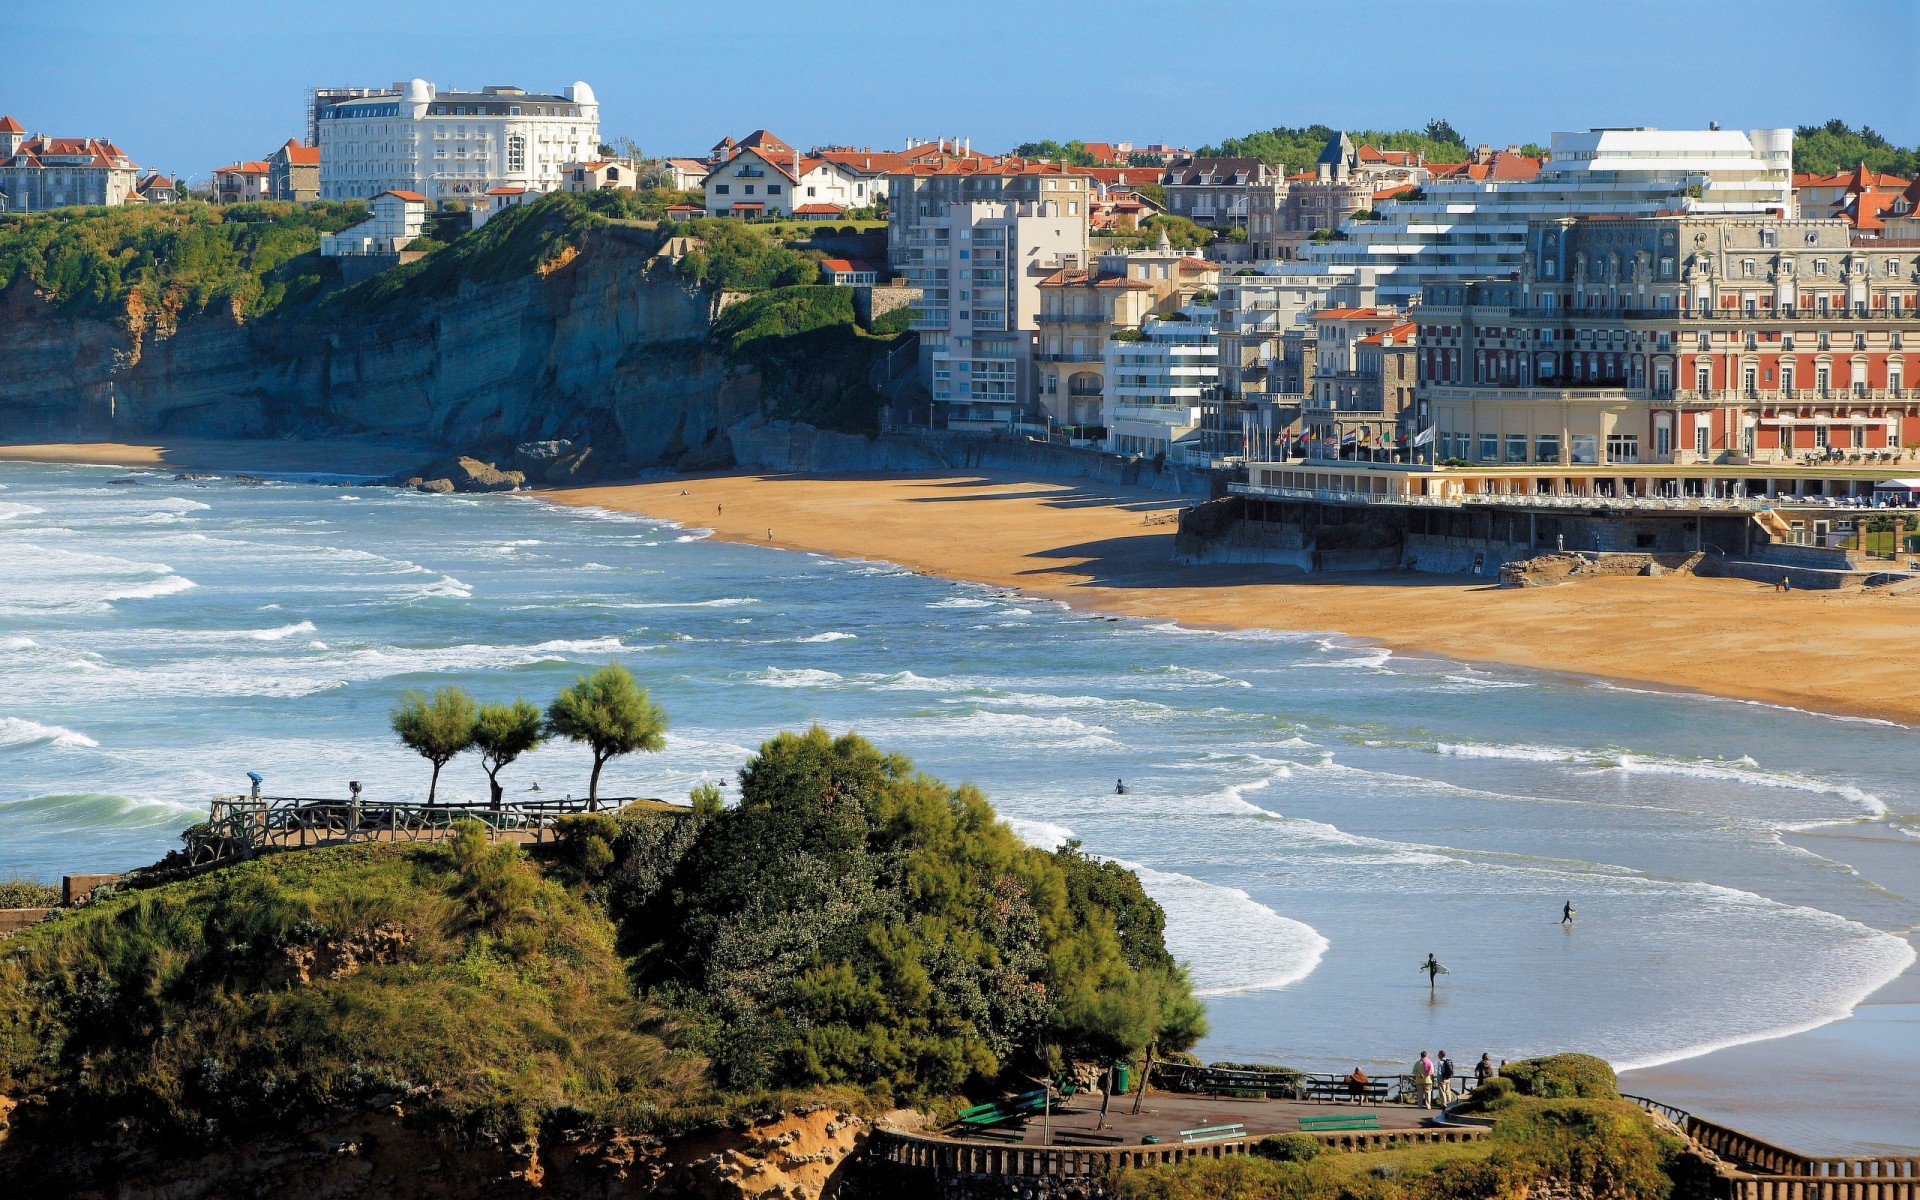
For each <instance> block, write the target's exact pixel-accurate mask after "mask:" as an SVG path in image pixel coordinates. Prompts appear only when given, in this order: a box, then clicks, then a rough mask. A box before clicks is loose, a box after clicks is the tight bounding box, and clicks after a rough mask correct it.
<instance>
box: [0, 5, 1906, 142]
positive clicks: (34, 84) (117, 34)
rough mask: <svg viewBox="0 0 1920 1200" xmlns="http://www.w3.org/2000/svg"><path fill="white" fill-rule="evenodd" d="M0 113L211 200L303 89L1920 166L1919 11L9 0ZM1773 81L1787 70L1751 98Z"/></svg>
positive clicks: (1082, 132) (863, 136) (785, 119)
mask: <svg viewBox="0 0 1920 1200" xmlns="http://www.w3.org/2000/svg"><path fill="white" fill-rule="evenodd" d="M0 8H3V9H4V12H5V18H4V21H3V22H0V29H4V30H5V36H6V42H7V47H8V48H7V51H6V54H5V56H4V57H0V113H11V114H12V115H13V116H15V117H16V118H18V119H19V120H20V121H21V122H22V123H23V124H24V125H26V126H27V128H28V129H30V130H33V131H36V132H47V133H54V134H64V135H104V136H110V137H112V138H114V139H115V140H116V141H118V142H119V143H120V145H121V146H122V147H123V148H124V149H125V150H126V151H127V152H128V153H129V154H131V155H133V157H134V158H135V160H136V161H138V162H140V163H142V164H143V165H146V166H152V167H158V168H161V169H164V170H167V171H170V172H179V173H182V174H186V175H189V176H200V177H204V176H205V175H206V174H207V173H208V172H209V171H210V170H211V169H212V168H213V167H216V166H219V165H220V164H221V163H224V162H229V161H231V160H233V159H236V158H260V157H264V156H265V155H266V154H267V153H268V151H270V150H271V149H272V148H273V147H274V146H276V145H278V144H279V143H280V142H282V141H284V140H285V139H286V138H287V137H288V136H290V135H296V134H298V133H300V131H301V129H302V119H303V112H304V104H305V89H306V88H308V87H310V86H314V85H316V84H330V83H355V84H368V83H370V84H385V83H388V82H390V81H392V80H395V79H405V78H408V77H411V76H414V75H420V76H424V77H425V78H428V79H431V80H433V81H435V82H436V83H439V84H442V85H448V84H452V85H457V86H461V87H476V86H480V85H484V84H489V83H512V84H518V85H520V86H523V87H526V88H529V89H542V90H544V89H556V90H557V89H558V88H560V87H563V86H565V85H566V84H567V83H569V82H571V81H572V80H575V79H584V80H586V81H587V82H588V83H590V84H592V85H593V88H594V90H595V92H596V93H597V94H598V96H599V99H600V101H601V132H602V136H603V137H608V138H611V137H614V136H619V135H625V136H628V137H631V138H633V139H634V140H635V141H636V142H638V143H639V144H640V146H641V147H642V149H643V150H645V151H647V152H649V153H680V154H685V153H697V152H700V151H702V150H704V149H705V148H706V147H708V146H709V145H711V144H712V143H713V142H715V141H717V140H718V139H719V138H720V136H721V135H722V134H727V133H732V134H734V135H736V136H737V135H739V134H742V133H745V132H748V131H750V130H752V129H754V128H755V127H758V126H766V127H768V128H770V129H772V130H773V131H774V132H775V133H777V134H779V135H780V136H782V137H783V138H786V139H787V140H788V141H791V142H794V143H796V144H799V145H802V146H805V145H812V144H816V143H825V142H835V143H839V142H850V143H854V144H860V145H873V146H876V147H894V146H899V145H901V144H902V142H903V139H905V138H906V137H908V136H914V137H922V138H926V137H935V136H939V135H958V136H962V137H971V138H972V139H973V144H974V146H975V148H976V149H1002V148H1006V147H1009V146H1011V145H1013V144H1015V143H1018V142H1021V141H1025V140H1028V139H1032V138H1041V137H1057V138H1061V139H1063V140H1064V139H1066V138H1069V137H1076V136H1077V137H1082V138H1088V139H1102V140H1121V139H1127V140H1131V141H1134V142H1139V143H1146V142H1156V141H1165V142H1172V143H1175V144H1186V145H1199V144H1202V143H1205V142H1208V141H1213V140H1217V139H1219V138H1221V137H1226V136H1231V135H1234V134H1239V133H1245V132H1249V131H1251V130H1255V129H1265V128H1270V127H1272V126H1274V125H1279V124H1286V125H1304V124H1309V123H1312V122H1314V121H1324V122H1327V123H1328V124H1332V125H1344V126H1347V127H1350V128H1365V127H1374V128H1378V127H1387V128H1400V127H1404V126H1419V125H1422V124H1424V123H1425V122H1426V121H1427V119H1428V118H1430V117H1436V116H1443V117H1446V118H1447V119H1448V120H1450V121H1452V122H1453V124H1454V126H1455V127H1456V128H1458V129H1459V130H1460V131H1461V132H1462V133H1464V134H1465V135H1466V136H1467V137H1468V138H1469V139H1471V140H1474V141H1485V142H1490V143H1494V144H1496V145H1505V144H1507V143H1509V142H1525V141H1539V142H1542V143H1544V142H1545V141H1546V140H1547V135H1548V134H1549V133H1551V132H1552V131H1553V130H1555V129H1579V128H1586V127H1588V126H1593V125H1658V126H1663V127H1666V128H1687V127H1700V126H1704V125H1705V124H1706V123H1707V122H1708V121H1718V122H1720V123H1721V124H1722V125H1723V126H1726V127H1728V128H1743V129H1744V128H1751V127H1755V126H1775V125H1799V124H1812V123H1818V122H1822V121H1825V120H1826V119H1828V118H1829V117H1835V116H1837V117H1841V118H1843V119H1845V120H1847V121H1849V122H1851V123H1853V124H1855V125H1858V124H1860V123H1862V122H1864V123H1866V124H1869V125H1872V126H1873V127H1874V128H1875V129H1877V130H1879V131H1880V132H1881V133H1882V134H1883V135H1885V136H1887V137H1888V138H1890V139H1892V140H1894V141H1896V142H1899V143H1901V144H1905V145H1913V144H1915V143H1916V142H1920V0H1798V2H1797V3H1787V2H1782V0H1739V2H1733V0H1661V2H1651V0H1585V2H1581V3H1560V2H1557V0H1541V2H1536V3H1524V2H1520V0H1488V2H1485V3H1465V2H1456V3H1446V2H1444V0H1423V2H1420V3H1403V2H1402V0H1363V2H1362V3H1358V4H1329V3H1326V2H1325V0H1316V2H1313V3H1303V4H1295V3H1291V2H1285V0H1209V2H1206V3H1197V4H1190V3H1179V2H1177V0H1161V2H1159V3H1143V2H1140V0H1104V2H1101V3H1089V2H1083V0H971V2H967V3H924V2H922V0H893V2H892V3H877V2H873V0H811V2H808V3H795V2H794V0H771V2H770V0H680V2H677V3H674V4H672V5H667V4H661V3H657V2H655V0H629V2H624V3H621V2H615V0H513V2H510V3H506V2H496V0H461V2H460V3H446V2H442V0H381V2H372V0H327V2H325V3H318V4H316V3H312V2H311V0H303V2H301V3H282V2H280V0H254V2H250V3H249V2H241V0H175V2H174V3H170V4H165V3H163V4H155V3H152V2H151V0H139V2H135V0H8V2H7V3H6V4H4V5H3V6H0ZM1774 66H1777V67H1778V68H1779V70H1780V72H1781V74H1779V75H1770V74H1767V73H1766V70H1767V68H1771V67H1774Z"/></svg>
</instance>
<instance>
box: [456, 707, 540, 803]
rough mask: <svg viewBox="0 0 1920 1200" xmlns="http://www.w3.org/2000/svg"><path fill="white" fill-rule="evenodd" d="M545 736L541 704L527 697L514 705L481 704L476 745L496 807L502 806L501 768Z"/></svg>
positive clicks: (538, 742) (474, 728)
mask: <svg viewBox="0 0 1920 1200" xmlns="http://www.w3.org/2000/svg"><path fill="white" fill-rule="evenodd" d="M545 739H546V728H545V725H544V724H543V718H542V717H541V714H540V708H539V706H538V705H535V704H532V703H530V702H528V701H526V700H515V701H514V702H513V703H512V704H482V705H481V706H480V714H479V716H478V717H476V718H475V719H474V722H473V746H474V749H476V750H478V751H479V752H480V765H481V767H482V768H484V769H485V770H486V772H487V786H488V787H490V788H491V789H492V790H493V806H494V807H495V808H499V807H500V771H501V768H503V767H506V766H508V765H509V764H511V763H512V762H513V760H514V759H516V758H519V757H520V756H521V755H522V754H525V753H526V752H527V751H529V750H532V749H533V748H534V747H536V746H538V745H539V744H540V743H541V742H542V741H544V740H545Z"/></svg>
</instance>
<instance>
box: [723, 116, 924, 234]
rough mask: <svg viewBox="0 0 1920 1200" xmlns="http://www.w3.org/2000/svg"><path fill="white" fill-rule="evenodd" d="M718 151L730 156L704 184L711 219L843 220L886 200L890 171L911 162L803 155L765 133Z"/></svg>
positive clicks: (845, 154) (842, 152) (865, 154)
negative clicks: (837, 218)
mask: <svg viewBox="0 0 1920 1200" xmlns="http://www.w3.org/2000/svg"><path fill="white" fill-rule="evenodd" d="M714 150H715V152H716V153H720V152H722V151H724V152H725V157H724V158H723V159H721V161H719V162H717V163H715V164H714V165H713V168H712V170H711V171H709V172H708V174H707V176H706V178H705V179H704V180H703V181H702V188H703V190H704V191H705V193H706V201H707V215H709V216H714V217H727V216H739V217H745V216H754V217H759V216H769V217H785V216H805V217H811V218H813V219H815V220H826V219H829V218H830V217H839V216H842V215H844V214H845V213H846V211H847V210H848V209H853V208H867V207H870V206H871V205H873V204H874V203H876V202H877V201H879V200H882V199H885V197H886V194H887V189H886V180H887V172H888V171H890V170H894V169H899V168H900V167H901V166H903V165H905V164H906V159H905V158H903V157H902V156H900V155H893V154H886V153H875V152H873V151H858V150H848V149H835V150H828V151H814V152H810V153H807V154H802V153H800V151H798V150H795V149H794V148H793V147H792V146H789V145H788V144H787V143H786V142H784V141H781V140H780V139H779V138H777V137H775V136H774V135H773V134H771V133H768V132H767V131H766V130H764V129H756V130H755V131H754V132H752V133H750V134H748V135H747V136H746V137H745V138H743V139H741V140H740V141H738V142H734V141H732V140H731V139H728V140H726V141H723V142H721V143H720V145H719V146H716V147H715V148H714ZM829 208H831V209H833V210H834V211H833V212H831V213H828V212H827V211H826V210H827V209H829ZM800 209H806V210H807V211H806V212H804V213H803V212H800V211H799V210H800Z"/></svg>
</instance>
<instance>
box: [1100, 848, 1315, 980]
mask: <svg viewBox="0 0 1920 1200" xmlns="http://www.w3.org/2000/svg"><path fill="white" fill-rule="evenodd" d="M1115 861H1116V862H1120V864H1121V865H1122V866H1124V867H1127V868H1128V869H1129V870H1131V871H1133V872H1134V873H1135V874H1136V875H1138V876H1140V883H1141V885H1142V886H1144V887H1145V888H1146V889H1147V895H1149V896H1151V897H1153V899H1154V901H1155V902H1156V903H1158V904H1159V905H1160V907H1161V908H1162V909H1163V910H1165V912H1166V914H1167V948H1168V949H1169V950H1170V951H1172V952H1173V956H1174V957H1175V958H1178V959H1180V960H1182V961H1183V962H1185V963H1187V965H1188V966H1189V968H1190V969H1191V970H1192V972H1193V985H1194V991H1195V992H1196V993H1197V994H1199V995H1202V996H1229V995H1233V994H1235V993H1238V992H1252V991H1267V990H1271V989H1274V988H1283V987H1286V986H1288V985H1290V984H1294V983H1298V982H1300V981H1301V980H1302V979H1305V978H1306V977H1307V976H1309V975H1311V974H1313V970H1314V968H1315V967H1317V966H1319V965H1320V960H1321V959H1322V958H1323V957H1325V955H1326V953H1327V948H1328V946H1329V945H1330V943H1329V942H1328V941H1327V939H1326V938H1325V937H1323V936H1321V934H1320V931H1319V930H1317V929H1315V928H1314V927H1313V926H1311V925H1308V924H1307V923H1305V922H1304V921H1296V920H1294V919H1293V918H1291V917H1283V916H1281V915H1280V914H1279V913H1277V912H1275V911H1273V910H1272V909H1271V908H1268V907H1267V906H1266V905H1264V904H1261V903H1259V902H1258V901H1256V900H1255V899H1254V898H1253V897H1251V896H1249V895H1247V893H1245V892H1243V891H1241V890H1240V889H1239V888H1234V887H1226V886H1223V885H1221V884H1217V883H1207V882H1205V881H1203V880H1199V879H1195V878H1193V877H1192V876H1190V875H1181V874H1177V873H1175V872H1172V871H1158V870H1155V869H1154V868H1152V867H1147V866H1142V865H1140V864H1138V863H1130V862H1126V861H1124V860H1119V859H1116V860H1115Z"/></svg>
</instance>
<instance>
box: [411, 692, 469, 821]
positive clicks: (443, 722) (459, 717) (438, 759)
mask: <svg viewBox="0 0 1920 1200" xmlns="http://www.w3.org/2000/svg"><path fill="white" fill-rule="evenodd" d="M478 715H479V710H478V709H477V708H476V707H475V706H474V703H473V697H472V696H469V695H467V694H466V693H465V692H463V691H461V690H460V689H459V688H457V687H443V688H441V689H439V690H438V691H436V692H434V694H433V699H432V700H428V699H427V698H426V697H425V696H423V695H421V694H420V693H419V692H407V693H406V694H405V695H403V696H401V697H400V703H399V704H397V705H395V706H394V710H393V715H392V717H391V721H392V723H393V732H394V733H395V734H397V735H399V738H400V743H401V744H402V745H404V746H405V747H407V749H409V750H412V751H413V752H414V753H415V754H418V755H419V756H420V757H421V758H424V759H426V760H427V761H428V762H430V763H432V764H433V781H432V782H431V783H429V784H428V785H427V803H428V804H432V803H434V798H435V795H436V794H437V793H438V792H439V790H440V768H442V767H444V766H446V765H447V764H448V763H449V762H451V761H453V757H454V756H455V755H456V754H459V753H460V752H461V751H463V750H466V749H467V748H468V747H470V746H472V745H473V722H474V718H475V717H477V716H478Z"/></svg>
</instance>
